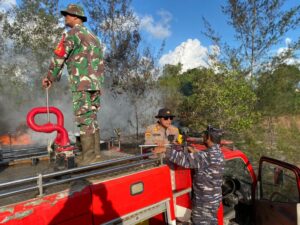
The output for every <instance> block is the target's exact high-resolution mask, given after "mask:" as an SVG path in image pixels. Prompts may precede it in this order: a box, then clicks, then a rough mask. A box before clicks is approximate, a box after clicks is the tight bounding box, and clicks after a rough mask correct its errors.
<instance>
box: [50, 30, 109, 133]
mask: <svg viewBox="0 0 300 225" xmlns="http://www.w3.org/2000/svg"><path fill="white" fill-rule="evenodd" d="M63 47H64V49H65V54H64V55H63V56H60V55H58V54H55V55H54V57H53V58H52V60H51V64H50V67H49V72H48V75H47V78H48V79H49V80H50V81H59V80H60V77H61V74H62V69H63V66H64V64H66V65H67V69H68V73H69V81H70V85H71V90H72V94H73V110H74V114H75V120H76V122H77V124H78V126H79V127H80V133H81V134H93V133H95V131H96V130H97V129H98V123H97V112H98V110H99V108H100V89H101V86H102V83H103V70H104V64H103V53H102V50H101V45H100V41H99V39H98V38H97V37H96V36H95V35H94V34H93V33H92V32H91V31H89V30H88V29H87V28H86V27H85V26H83V25H82V24H76V25H75V26H74V27H73V28H72V29H71V30H69V31H68V32H67V33H66V34H65V37H64V40H63Z"/></svg>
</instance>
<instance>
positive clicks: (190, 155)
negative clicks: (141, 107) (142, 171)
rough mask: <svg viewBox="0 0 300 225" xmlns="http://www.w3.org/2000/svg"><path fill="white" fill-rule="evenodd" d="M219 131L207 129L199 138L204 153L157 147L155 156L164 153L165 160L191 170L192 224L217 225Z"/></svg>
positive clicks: (221, 161) (220, 172)
mask: <svg viewBox="0 0 300 225" xmlns="http://www.w3.org/2000/svg"><path fill="white" fill-rule="evenodd" d="M221 136H222V131H221V130H219V129H215V128H213V127H210V126H209V127H208V128H207V130H206V131H204V134H203V141H204V143H205V145H206V146H207V149H206V150H203V151H196V150H195V149H194V148H193V147H188V150H189V152H184V151H177V150H176V149H168V148H166V147H165V146H164V145H162V144H160V145H159V146H158V147H156V148H155V149H154V152H155V153H165V154H166V158H167V159H168V160H169V161H171V162H173V163H175V164H177V165H180V166H182V167H184V168H191V169H194V170H195V172H194V176H193V199H192V205H193V208H192V223H193V224H199V225H200V224H201V225H202V224H203V225H207V224H210V225H217V224H218V220H217V211H218V208H219V206H220V202H221V201H222V188H221V186H222V176H223V171H224V156H223V153H222V152H221V149H220V142H221Z"/></svg>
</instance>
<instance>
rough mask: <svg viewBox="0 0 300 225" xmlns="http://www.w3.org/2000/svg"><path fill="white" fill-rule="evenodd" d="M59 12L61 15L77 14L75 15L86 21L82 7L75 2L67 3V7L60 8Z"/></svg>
mask: <svg viewBox="0 0 300 225" xmlns="http://www.w3.org/2000/svg"><path fill="white" fill-rule="evenodd" d="M60 13H61V14H62V15H63V16H66V15H72V16H77V17H79V18H81V19H82V21H83V22H86V21H87V17H86V16H85V15H84V10H83V8H82V7H81V6H79V5H76V4H69V5H68V7H67V8H66V9H64V10H61V11H60Z"/></svg>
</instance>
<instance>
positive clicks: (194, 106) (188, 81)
mask: <svg viewBox="0 0 300 225" xmlns="http://www.w3.org/2000/svg"><path fill="white" fill-rule="evenodd" d="M178 71H180V65H178V66H171V65H168V66H166V67H165V75H164V76H163V77H162V78H161V84H162V85H165V87H166V88H168V89H167V90H168V91H170V90H171V91H172V89H173V90H174V92H171V93H174V94H173V95H171V96H170V98H169V99H168V102H171V104H172V103H173V102H177V107H176V108H174V109H176V111H177V114H178V115H179V117H180V121H181V122H182V124H183V125H184V126H188V127H190V128H192V129H194V130H200V129H203V128H205V127H206V126H207V125H208V124H212V125H217V126H220V127H222V128H224V129H226V130H228V131H241V130H245V129H247V128H249V127H251V126H252V125H253V124H254V123H255V120H256V119H257V116H258V115H257V114H256V112H255V111H254V107H255V103H256V96H255V93H254V92H253V90H252V88H251V87H250V85H249V84H248V83H247V82H246V81H245V80H244V78H243V76H241V75H239V74H238V73H236V72H228V71H227V72H226V73H216V72H215V71H214V70H213V69H207V68H200V69H199V68H198V69H192V70H188V71H186V72H184V73H182V74H179V73H178ZM176 92H177V94H175V93H176ZM172 97H173V98H172Z"/></svg>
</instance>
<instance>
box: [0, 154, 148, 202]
mask: <svg viewBox="0 0 300 225" xmlns="http://www.w3.org/2000/svg"><path fill="white" fill-rule="evenodd" d="M130 152H131V154H129V153H124V152H118V151H114V150H109V151H101V156H102V157H101V159H100V161H105V160H110V159H117V158H122V157H126V156H133V155H134V154H133V153H134V151H132V150H131V151H130ZM129 163H130V162H129ZM115 166H116V165H115ZM153 166H154V164H153V165H147V166H137V167H134V168H131V169H125V170H121V171H118V172H114V173H109V174H105V175H101V176H100V175H97V176H96V177H91V178H85V179H81V180H76V181H71V182H66V183H63V184H58V185H55V186H51V187H47V188H45V189H44V194H45V195H47V194H52V193H55V192H59V191H63V190H65V189H68V188H70V187H72V188H73V187H74V185H76V186H78V185H79V187H78V188H80V186H82V185H86V183H93V182H99V181H101V180H105V179H110V178H112V177H116V176H120V175H122V176H123V175H126V174H130V173H132V172H133V171H139V170H143V169H147V168H149V167H153ZM97 170H100V169H95V171H97ZM52 172H55V171H54V169H53V167H52V166H51V164H50V163H49V162H48V160H40V161H39V162H38V164H37V165H31V164H30V163H20V164H15V165H11V166H7V167H0V175H1V176H0V184H1V183H5V182H9V181H15V180H19V179H24V178H29V177H35V176H37V175H38V174H48V173H52ZM93 172H94V170H93ZM71 176H72V175H66V176H59V177H55V178H52V179H51V180H50V179H49V180H46V181H44V182H45V183H46V182H52V181H57V180H62V179H65V178H69V177H71ZM32 185H36V181H35V182H31V183H29V184H28V185H26V184H25V185H22V188H24V187H25V188H26V187H30V186H32ZM19 188H20V186H19V185H18V186H16V187H13V188H10V189H8V188H3V189H0V194H1V193H5V192H8V191H14V190H18V189H19ZM38 194H39V193H38V190H36V191H29V192H24V193H21V194H15V195H13V196H9V197H4V198H0V206H4V205H9V204H12V203H16V202H20V201H25V200H27V199H31V198H35V197H37V196H38Z"/></svg>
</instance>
